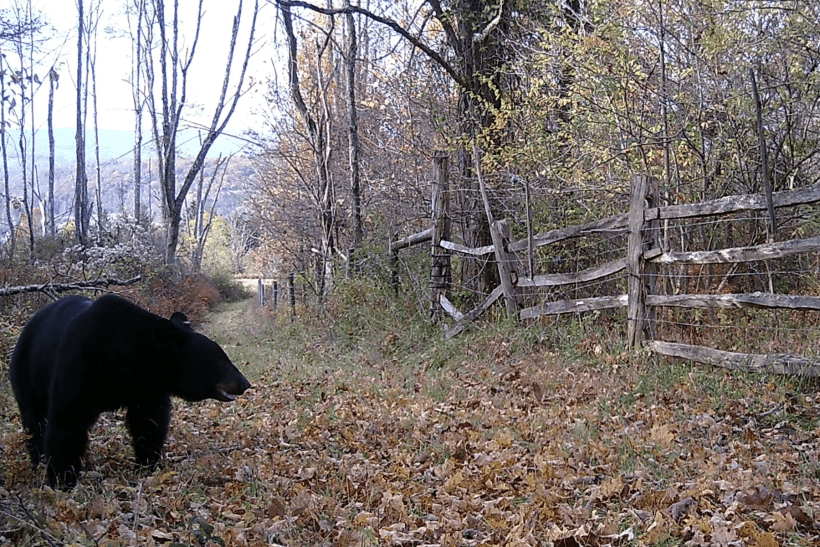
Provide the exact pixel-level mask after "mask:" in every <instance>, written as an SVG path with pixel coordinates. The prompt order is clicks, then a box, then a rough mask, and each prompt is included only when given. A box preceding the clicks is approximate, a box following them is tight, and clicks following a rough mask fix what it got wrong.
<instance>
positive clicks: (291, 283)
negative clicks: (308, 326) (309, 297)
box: [288, 272, 296, 317]
mask: <svg viewBox="0 0 820 547" xmlns="http://www.w3.org/2000/svg"><path fill="white" fill-rule="evenodd" d="M288 291H289V292H290V313H291V315H292V317H296V287H295V283H294V276H293V272H291V273H289V274H288Z"/></svg>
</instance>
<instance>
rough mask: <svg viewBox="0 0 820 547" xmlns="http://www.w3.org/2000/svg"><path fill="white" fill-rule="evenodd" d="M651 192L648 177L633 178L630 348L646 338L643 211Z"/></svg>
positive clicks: (629, 251)
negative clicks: (648, 193)
mask: <svg viewBox="0 0 820 547" xmlns="http://www.w3.org/2000/svg"><path fill="white" fill-rule="evenodd" d="M648 191H649V177H648V176H647V175H635V176H634V177H632V192H631V195H630V199H629V241H628V243H627V252H626V271H627V273H628V275H629V282H628V287H629V294H628V306H627V321H628V323H627V342H628V344H629V347H631V348H634V347H637V346H639V345H640V343H641V340H642V338H643V330H644V326H645V325H644V323H645V321H646V319H647V314H646V283H645V279H644V274H645V272H644V265H645V263H644V259H643V248H644V237H643V229H644V224H645V219H644V210H645V207H646V196H647V192H648Z"/></svg>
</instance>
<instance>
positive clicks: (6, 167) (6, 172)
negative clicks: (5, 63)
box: [0, 56, 16, 257]
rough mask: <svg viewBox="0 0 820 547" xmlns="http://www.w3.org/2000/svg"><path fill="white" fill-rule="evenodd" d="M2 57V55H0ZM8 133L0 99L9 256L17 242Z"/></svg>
mask: <svg viewBox="0 0 820 547" xmlns="http://www.w3.org/2000/svg"><path fill="white" fill-rule="evenodd" d="M0 59H2V57H1V56H0ZM5 96H6V72H5V71H4V70H0V97H5ZM7 138H8V133H7V132H6V101H0V151H2V154H3V181H4V183H5V190H6V194H5V195H6V198H5V202H6V221H7V222H8V225H9V249H8V251H9V257H12V256H14V244H15V241H16V240H15V237H14V236H15V229H14V220H13V219H12V218H11V192H10V191H9V161H8V152H7V150H6V139H7Z"/></svg>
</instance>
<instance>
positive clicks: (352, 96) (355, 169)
mask: <svg viewBox="0 0 820 547" xmlns="http://www.w3.org/2000/svg"><path fill="white" fill-rule="evenodd" d="M346 3H347V5H348V6H349V5H350V0H346ZM345 17H346V19H347V112H348V145H347V146H348V162H349V165H350V188H351V193H352V194H353V248H358V247H359V245H361V243H362V239H363V238H364V228H363V226H362V196H361V187H360V178H359V117H358V114H357V112H356V57H357V52H358V43H357V40H356V21H355V20H354V19H353V13H352V12H347V14H346V16H345Z"/></svg>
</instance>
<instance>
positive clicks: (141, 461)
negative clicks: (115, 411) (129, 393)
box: [125, 395, 171, 469]
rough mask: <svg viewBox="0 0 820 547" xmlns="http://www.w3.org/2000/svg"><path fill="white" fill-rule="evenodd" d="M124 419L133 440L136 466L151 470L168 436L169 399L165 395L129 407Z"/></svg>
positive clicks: (157, 460) (169, 419)
mask: <svg viewBox="0 0 820 547" xmlns="http://www.w3.org/2000/svg"><path fill="white" fill-rule="evenodd" d="M125 419H126V422H127V423H128V430H129V431H130V432H131V437H132V438H133V442H134V455H135V456H136V459H137V465H139V466H140V467H148V468H150V469H153V468H154V467H156V465H157V463H158V462H159V458H160V455H161V454H162V446H163V445H164V444H165V437H167V436H168V424H169V423H170V421H171V398H170V397H169V396H167V395H165V396H163V397H157V398H155V399H151V400H143V401H140V402H139V403H138V404H133V405H129V406H128V413H127V414H126V417H125Z"/></svg>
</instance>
